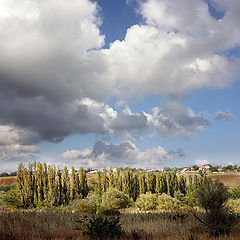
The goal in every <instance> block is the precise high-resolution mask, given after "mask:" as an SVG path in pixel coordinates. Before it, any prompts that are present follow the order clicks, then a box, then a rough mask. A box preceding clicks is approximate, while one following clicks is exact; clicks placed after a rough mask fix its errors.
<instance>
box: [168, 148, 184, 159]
mask: <svg viewBox="0 0 240 240" xmlns="http://www.w3.org/2000/svg"><path fill="white" fill-rule="evenodd" d="M168 153H169V154H171V155H173V156H174V157H185V156H186V153H185V152H184V151H183V149H182V148H179V149H177V151H169V152H168Z"/></svg>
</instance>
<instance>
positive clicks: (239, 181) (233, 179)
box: [182, 172, 240, 188]
mask: <svg viewBox="0 0 240 240" xmlns="http://www.w3.org/2000/svg"><path fill="white" fill-rule="evenodd" d="M195 174H198V173H194V172H187V173H183V174H182V175H183V176H185V177H186V178H188V176H189V175H195ZM207 176H208V177H210V178H211V179H213V180H217V179H218V180H220V181H221V182H223V183H224V184H225V185H226V186H228V187H229V188H236V187H238V186H240V173H239V172H218V173H208V174H207Z"/></svg>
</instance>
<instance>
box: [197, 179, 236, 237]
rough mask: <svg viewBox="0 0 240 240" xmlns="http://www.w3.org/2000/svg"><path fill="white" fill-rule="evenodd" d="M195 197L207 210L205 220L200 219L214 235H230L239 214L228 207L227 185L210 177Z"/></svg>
mask: <svg viewBox="0 0 240 240" xmlns="http://www.w3.org/2000/svg"><path fill="white" fill-rule="evenodd" d="M195 198H196V201H197V204H198V205H199V206H200V207H202V208H203V209H204V210H205V216H204V220H201V219H199V218H198V220H200V222H201V223H203V224H204V225H205V226H207V227H208V230H209V231H210V233H211V234H212V235H213V236H214V237H218V236H221V235H225V234H227V235H228V234H229V233H230V231H231V230H232V228H233V226H234V225H235V224H236V223H237V216H236V215H235V214H234V213H233V212H231V211H230V210H229V209H228V208H227V207H226V202H227V200H228V198H229V193H228V189H227V187H226V186H224V184H223V183H222V182H220V181H218V180H216V181H212V180H211V179H208V180H207V181H206V182H205V183H204V184H203V185H201V186H200V187H199V189H198V190H196V192H195ZM194 216H195V217H197V216H196V215H194Z"/></svg>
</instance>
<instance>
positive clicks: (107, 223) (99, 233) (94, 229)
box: [77, 216, 123, 240]
mask: <svg viewBox="0 0 240 240" xmlns="http://www.w3.org/2000/svg"><path fill="white" fill-rule="evenodd" d="M119 221H120V218H119V217H103V216H94V217H91V218H87V217H86V216H85V217H84V219H83V220H78V221H77V222H78V223H80V224H82V227H80V228H78V230H83V234H84V235H87V236H89V239H99V240H105V239H116V238H120V237H121V236H122V235H123V231H122V227H121V225H120V223H119Z"/></svg>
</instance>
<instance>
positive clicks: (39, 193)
mask: <svg viewBox="0 0 240 240" xmlns="http://www.w3.org/2000/svg"><path fill="white" fill-rule="evenodd" d="M17 188H18V190H19V193H20V196H21V201H22V204H23V206H24V207H29V206H35V207H36V206H37V205H38V204H42V203H45V204H47V205H50V206H60V205H67V204H69V203H70V202H71V201H73V200H74V199H75V198H85V197H86V196H87V194H88V185H87V177H86V171H85V170H84V169H83V168H80V169H79V170H76V169H75V168H74V167H72V169H71V173H69V171H68V169H67V167H64V169H63V170H56V167H55V166H54V165H49V166H48V165H47V164H46V163H43V164H41V163H40V162H38V163H36V162H34V163H29V165H28V169H27V168H25V167H24V165H23V163H20V164H19V166H18V169H17Z"/></svg>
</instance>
